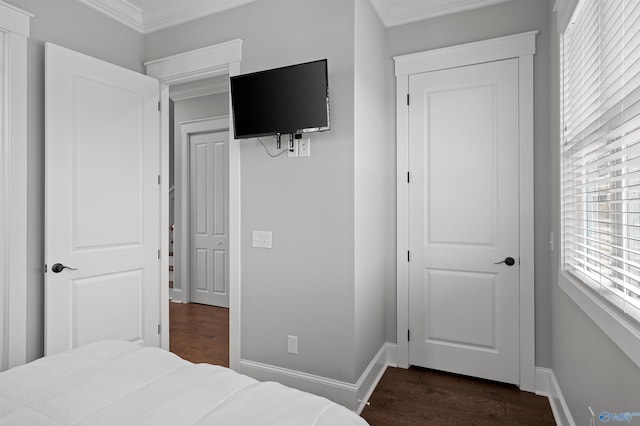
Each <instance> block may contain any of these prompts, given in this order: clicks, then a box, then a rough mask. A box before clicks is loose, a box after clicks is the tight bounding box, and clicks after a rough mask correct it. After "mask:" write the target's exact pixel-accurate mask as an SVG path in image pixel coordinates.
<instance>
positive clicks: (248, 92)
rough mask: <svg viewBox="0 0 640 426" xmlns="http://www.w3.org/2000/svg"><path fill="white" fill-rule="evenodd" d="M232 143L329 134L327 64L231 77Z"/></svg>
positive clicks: (324, 62) (320, 62) (310, 64)
mask: <svg viewBox="0 0 640 426" xmlns="http://www.w3.org/2000/svg"><path fill="white" fill-rule="evenodd" d="M231 105H232V109H233V125H234V133H235V137H236V139H246V138H255V137H260V136H270V135H286V134H297V133H305V132H318V131H324V130H329V128H330V124H329V80H328V72H327V60H326V59H322V60H319V61H313V62H306V63H302V64H297V65H291V66H287V67H282V68H275V69H271V70H266V71H259V72H254V73H250V74H243V75H238V76H233V77H231Z"/></svg>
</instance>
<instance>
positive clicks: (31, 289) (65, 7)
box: [7, 0, 144, 360]
mask: <svg viewBox="0 0 640 426" xmlns="http://www.w3.org/2000/svg"><path fill="white" fill-rule="evenodd" d="M7 3H10V4H12V5H14V6H17V7H19V8H21V9H23V10H25V11H27V12H30V13H32V14H34V17H33V19H32V20H31V37H30V38H29V44H28V64H27V66H28V134H27V138H28V139H27V140H28V145H29V146H28V148H27V156H28V157H27V168H28V170H27V176H28V183H27V185H28V191H29V193H28V195H27V196H28V200H27V202H28V207H27V208H28V212H29V213H28V215H29V217H28V236H27V238H28V240H27V253H28V265H27V266H28V268H29V270H28V275H27V277H28V281H27V283H26V285H27V305H28V306H27V359H28V360H33V359H36V358H39V357H41V356H42V355H43V353H44V277H43V273H42V271H43V265H44V244H43V241H44V42H52V43H55V44H58V45H60V46H64V47H67V48H70V49H73V50H76V51H78V52H82V53H85V54H87V55H90V56H94V57H97V58H100V59H102V60H105V61H108V62H111V63H114V64H116V65H120V66H123V67H125V68H129V69H132V70H135V71H142V58H143V45H144V37H143V36H142V35H141V34H138V33H137V32H135V31H134V30H132V29H129V28H128V27H126V26H124V25H122V24H119V23H117V22H115V21H114V20H113V19H110V18H108V17H107V16H105V15H103V14H102V13H99V12H97V11H95V10H94V9H92V8H90V7H87V6H84V5H82V4H80V3H79V2H77V1H75V0H56V1H42V0H8V1H7ZM123 47H124V48H123Z"/></svg>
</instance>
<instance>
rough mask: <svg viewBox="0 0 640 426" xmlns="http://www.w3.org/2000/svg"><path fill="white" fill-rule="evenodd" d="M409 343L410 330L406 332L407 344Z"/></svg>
mask: <svg viewBox="0 0 640 426" xmlns="http://www.w3.org/2000/svg"><path fill="white" fill-rule="evenodd" d="M410 341H411V330H407V342H410Z"/></svg>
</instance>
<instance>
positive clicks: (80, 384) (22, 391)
mask: <svg viewBox="0 0 640 426" xmlns="http://www.w3.org/2000/svg"><path fill="white" fill-rule="evenodd" d="M0 424H2V425H14V424H15V425H29V426H31V425H110V426H111V425H224V426H228V425H292V426H293V425H295V426H301V425H317V426H321V425H323V426H324V425H326V426H329V425H330V426H338V425H345V426H347V425H356V426H357V425H360V426H362V425H367V423H366V422H365V421H364V420H363V419H362V418H361V417H359V416H358V415H356V414H355V413H353V412H351V411H349V410H347V409H346V408H345V407H343V406H341V405H338V404H335V403H333V402H331V401H329V400H328V399H325V398H321V397H318V396H315V395H311V394H309V393H305V392H301V391H298V390H295V389H292V388H289V387H286V386H283V385H281V384H278V383H273V382H258V381H256V380H254V379H252V378H250V377H248V376H244V375H241V374H238V373H236V372H234V371H233V370H230V369H228V368H225V367H219V366H214V365H210V364H192V363H190V362H188V361H185V360H183V359H181V358H179V357H178V356H176V355H174V354H172V353H170V352H167V351H164V350H162V349H158V348H147V347H141V346H138V345H136V344H132V343H128V342H120V341H108V342H98V343H93V344H91V345H87V346H84V347H82V348H78V349H74V350H72V351H69V352H66V353H63V354H59V355H53V356H49V357H46V358H42V359H39V360H37V361H34V362H32V363H29V364H27V365H23V366H20V367H16V368H13V369H11V370H8V371H5V372H3V373H0Z"/></svg>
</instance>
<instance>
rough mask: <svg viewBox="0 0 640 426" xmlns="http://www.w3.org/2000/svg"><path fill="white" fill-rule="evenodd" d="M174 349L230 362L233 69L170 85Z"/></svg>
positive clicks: (188, 355)
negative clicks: (230, 162) (230, 75)
mask: <svg viewBox="0 0 640 426" xmlns="http://www.w3.org/2000/svg"><path fill="white" fill-rule="evenodd" d="M169 99H170V110H169V116H170V130H169V133H170V135H169V136H170V137H169V223H170V227H169V299H170V301H171V302H173V303H170V309H169V326H170V333H169V335H170V344H169V346H170V349H171V351H172V352H175V353H177V354H178V355H180V356H182V357H183V358H186V359H188V360H190V361H192V362H207V363H211V364H218V365H223V366H226V367H228V366H229V309H228V308H229V253H228V248H229V203H228V200H229V194H228V191H229V179H228V169H229V167H228V165H229V149H228V147H229V141H230V140H231V139H232V138H231V136H230V134H229V119H228V116H229V113H230V111H229V76H228V75H221V76H216V77H212V78H207V79H202V80H198V81H195V82H188V83H184V84H178V85H173V86H171V87H170V90H169Z"/></svg>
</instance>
